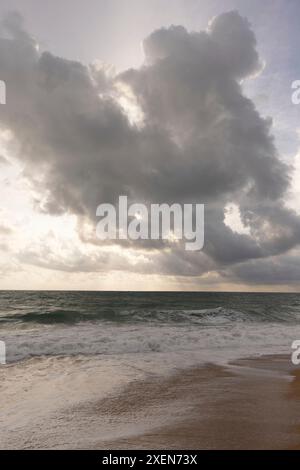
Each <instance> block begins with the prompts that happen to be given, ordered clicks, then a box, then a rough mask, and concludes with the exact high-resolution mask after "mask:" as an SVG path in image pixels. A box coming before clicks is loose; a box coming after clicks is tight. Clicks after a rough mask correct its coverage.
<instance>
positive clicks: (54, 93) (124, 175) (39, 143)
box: [0, 12, 300, 275]
mask: <svg viewBox="0 0 300 470" xmlns="http://www.w3.org/2000/svg"><path fill="white" fill-rule="evenodd" d="M144 51H145V63H144V65H143V66H142V67H141V68H139V69H131V70H127V71H125V72H123V73H121V74H120V75H119V76H109V75H108V74H107V71H106V70H105V68H102V69H101V68H99V67H96V66H91V67H86V66H84V65H82V64H80V63H78V62H72V61H69V60H66V59H62V58H59V57H55V56H53V55H52V54H50V53H49V52H43V53H39V52H38V48H37V47H36V44H35V42H34V40H33V39H32V38H31V37H30V35H29V34H28V33H27V32H26V31H25V30H24V27H23V24H22V20H21V18H20V17H19V15H17V14H12V15H10V16H8V17H7V18H6V19H5V20H4V21H3V23H2V26H1V38H0V63H1V75H2V76H1V79H4V80H5V81H6V83H7V84H8V100H7V101H8V102H7V105H6V107H5V110H4V109H3V108H1V109H0V113H1V126H2V127H3V128H9V129H11V130H12V131H13V133H14V135H15V139H16V145H17V153H18V157H19V158H20V159H21V160H22V161H23V162H24V164H25V173H26V175H27V176H28V178H31V179H33V180H34V181H37V180H39V181H40V185H41V188H42V191H41V195H42V196H41V199H40V201H39V207H40V209H42V210H44V211H46V212H49V213H52V214H57V213H65V212H70V213H74V214H77V215H78V216H80V218H81V220H84V219H85V220H93V221H94V220H95V211H96V207H97V206H98V204H100V203H101V202H113V201H116V200H117V198H118V196H119V195H121V194H127V195H128V196H129V197H130V199H131V200H134V201H140V202H146V203H151V202H154V201H155V202H182V203H184V202H198V203H205V204H206V214H205V219H206V226H205V249H204V252H203V253H198V254H195V253H194V254H191V253H187V252H185V251H184V249H183V246H182V245H176V247H174V248H172V249H171V251H170V250H164V249H163V247H159V246H157V245H154V248H156V249H157V248H158V250H156V251H154V252H153V253H152V255H151V256H152V259H153V260H155V263H153V262H152V263H151V262H150V264H149V263H148V264H147V265H145V266H143V267H140V266H139V265H136V266H135V268H134V270H135V271H137V272H140V271H144V270H145V271H146V272H158V273H168V274H174V275H176V274H183V275H200V274H202V273H205V272H207V271H212V270H218V269H223V268H224V266H229V265H232V264H233V263H240V262H243V261H246V260H256V259H262V258H267V257H269V256H274V255H277V254H281V253H284V252H286V251H287V250H289V249H291V248H293V247H294V246H296V245H297V244H298V243H299V240H300V231H299V228H300V221H299V217H297V216H296V215H295V214H294V213H293V212H292V211H289V210H288V209H286V208H285V207H284V204H283V200H284V197H285V194H286V191H287V189H288V187H289V168H288V167H287V166H286V165H285V164H284V163H282V162H281V161H280V160H279V158H278V154H277V150H276V147H275V144H274V139H273V137H272V134H271V127H272V121H271V119H264V118H262V117H261V116H260V115H259V113H258V111H257V110H256V109H255V106H254V104H253V103H252V102H251V100H249V99H248V98H247V97H245V96H244V95H243V90H242V85H241V81H242V80H243V79H246V78H248V77H251V76H254V75H255V74H257V73H258V72H259V71H260V70H261V62H260V59H259V57H258V54H257V51H256V41H255V36H254V34H253V32H252V31H251V28H250V26H249V24H248V22H247V20H245V19H243V18H241V17H240V16H239V14H238V13H237V12H229V13H225V14H223V15H220V16H218V17H216V18H215V19H214V20H213V21H212V22H211V23H210V25H209V27H208V29H207V31H203V32H192V33H190V32H188V31H187V30H186V29H185V28H184V27H182V26H172V27H170V28H168V29H160V30H158V31H155V32H153V33H152V34H151V35H150V36H149V37H148V38H146V39H145V42H144ZM120 83H121V84H126V85H127V86H130V87H131V89H132V91H133V93H134V96H135V97H136V100H137V102H138V104H139V106H140V108H141V109H142V111H143V116H144V118H143V124H142V125H139V126H137V125H132V124H131V123H130V121H129V119H128V117H127V116H126V114H125V112H124V111H123V109H122V107H121V105H120V104H119V102H118V101H117V100H116V98H115V96H116V95H115V90H116V87H117V86H118V84H120ZM15 148H16V147H15ZM231 201H234V202H235V203H237V204H238V205H239V207H240V212H241V217H242V220H243V221H244V223H245V224H246V225H247V226H248V227H249V229H250V234H249V235H240V234H237V233H235V232H233V231H232V230H231V229H230V228H228V227H227V226H226V225H225V224H224V208H225V206H226V204H227V203H228V202H231ZM94 242H95V240H94ZM145 248H148V249H150V248H151V243H150V244H149V243H148V245H147V246H146V247H145ZM26 259H27V260H28V257H27V258H26ZM57 265H58V264H57V263H56V266H57ZM80 265H81V268H80ZM83 265H84V268H83ZM88 265H89V263H88V261H85V262H84V263H80V262H79V263H77V264H75V265H74V267H73V270H80V269H83V270H87V269H88V268H87V266H88ZM103 265H107V263H106V261H105V260H103ZM91 266H94V263H93V262H92V260H91V263H90V267H91ZM118 266H120V263H119V262H116V265H115V268H116V269H119V267H118ZM109 267H110V268H111V269H113V268H114V263H113V262H112V263H111V262H110V263H109ZM57 269H59V268H57ZM93 269H94V268H93ZM120 269H126V266H125V267H124V266H123V264H122V263H121V266H120ZM130 269H131V268H130Z"/></svg>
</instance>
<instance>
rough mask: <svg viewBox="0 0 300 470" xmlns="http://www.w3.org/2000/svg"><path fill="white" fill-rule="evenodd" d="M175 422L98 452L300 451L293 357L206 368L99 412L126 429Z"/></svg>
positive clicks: (299, 391) (127, 394)
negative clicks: (129, 424)
mask: <svg viewBox="0 0 300 470" xmlns="http://www.w3.org/2000/svg"><path fill="white" fill-rule="evenodd" d="M170 408H172V410H173V413H172V418H171V422H169V423H167V422H166V424H165V425H162V426H160V427H156V428H154V429H151V430H149V431H148V432H145V433H143V434H136V435H132V436H131V437H130V438H124V439H118V440H111V441H109V442H108V441H107V442H103V441H101V442H99V443H98V445H97V448H100V449H110V448H111V449H183V448H184V449H299V448H300V369H299V368H298V369H297V368H295V367H293V366H292V364H291V362H290V358H289V357H284V356H267V357H262V358H259V359H248V360H245V359H244V360H240V361H238V362H236V363H234V364H231V365H230V366H228V367H220V366H215V365H207V366H205V367H201V368H197V369H191V370H187V371H184V372H180V373H178V374H177V375H176V376H173V377H171V378H169V379H168V380H165V381H161V380H157V381H156V380H154V381H149V382H140V383H139V382H138V383H133V384H131V385H130V386H129V387H128V388H127V389H126V390H124V392H123V394H122V395H121V396H119V397H116V398H111V399H109V400H104V401H103V402H101V403H99V404H98V405H97V407H96V409H95V412H97V413H99V412H100V413H110V414H111V417H112V420H114V419H116V420H121V421H123V420H127V421H128V422H130V421H131V422H132V421H136V422H139V421H140V420H144V421H146V422H148V424H150V423H151V421H152V419H153V416H155V415H156V414H160V415H161V416H163V415H164V414H165V415H166V414H167V410H168V409H170Z"/></svg>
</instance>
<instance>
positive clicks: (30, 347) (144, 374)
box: [0, 291, 300, 448]
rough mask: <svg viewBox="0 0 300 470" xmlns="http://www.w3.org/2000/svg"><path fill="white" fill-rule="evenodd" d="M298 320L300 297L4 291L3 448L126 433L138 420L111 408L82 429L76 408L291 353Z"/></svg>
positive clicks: (0, 311)
mask: <svg viewBox="0 0 300 470" xmlns="http://www.w3.org/2000/svg"><path fill="white" fill-rule="evenodd" d="M299 320H300V294H279V293H274V294H265V293H201V292H199V293H196V292H195V293H193V292H168V293H167V292H135V293H131V292H130V293H129V292H78V291H77V292H70V291H69V292H61V291H59V292H53V291H52V292H50V291H49V292H46V291H43V292H36V291H35V292H33V291H32V292H29V291H27V292H25V291H2V292H0V340H1V341H5V344H6V362H7V364H6V365H0V384H1V385H0V387H1V409H0V448H1V446H3V447H14V446H17V447H18V446H21V447H22V448H27V447H28V448H31V447H33V446H34V447H35V448H39V447H41V448H49V447H50V448H56V447H60V448H68V447H76V448H77V447H80V448H82V447H86V443H87V442H88V443H89V445H90V443H91V442H93V439H95V438H96V436H97V438H98V439H99V436H101V435H102V436H105V438H107V439H109V438H113V437H116V436H118V435H119V436H120V435H122V436H123V435H130V433H133V432H136V431H137V427H138V426H139V425H140V426H142V424H138V423H137V422H136V421H135V422H134V423H133V422H131V421H130V419H128V418H126V420H124V421H122V423H120V421H119V420H116V422H115V425H114V426H112V418H111V414H110V411H111V410H109V412H108V413H107V414H105V416H104V415H101V416H102V417H101V420H100V421H99V419H94V418H91V416H89V419H88V425H87V426H84V419H85V418H84V416H81V417H80V419H78V414H77V413H76V412H74V410H78V409H86V408H85V407H86V406H87V404H90V403H96V402H98V401H99V400H101V399H104V398H105V397H111V396H117V395H118V393H120V392H121V391H122V390H124V388H126V387H127V386H128V385H129V384H132V383H137V382H141V381H147V380H149V378H150V379H151V380H154V379H155V378H157V377H167V376H171V375H172V374H176V373H180V371H182V370H188V369H190V368H193V367H198V366H201V365H204V364H219V365H224V364H228V363H230V362H231V361H234V360H237V359H240V358H243V357H244V358H248V357H258V356H264V355H269V354H270V355H273V354H276V355H278V354H285V355H291V354H292V349H291V345H292V342H293V341H294V340H297V339H300V328H299ZM72 410H73V411H72ZM168 413H169V415H170V417H171V416H172V409H171V408H170V409H169V410H168V411H167V410H165V412H164V420H166V419H168V416H167V414H168ZM66 416H67V418H66ZM92 416H95V414H94V413H92ZM74 420H75V421H76V422H74ZM159 420H161V415H160V414H159V413H158V414H156V415H155V417H153V422H151V425H154V426H155V425H158V423H159ZM148 421H149V420H148ZM46 423H47V424H46ZM139 423H143V426H144V424H145V423H144V421H143V420H139ZM148 424H149V422H148ZM66 429H67V430H68V431H67V432H66ZM83 429H84V432H83ZM139 432H142V429H139Z"/></svg>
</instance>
